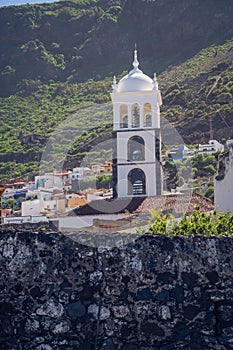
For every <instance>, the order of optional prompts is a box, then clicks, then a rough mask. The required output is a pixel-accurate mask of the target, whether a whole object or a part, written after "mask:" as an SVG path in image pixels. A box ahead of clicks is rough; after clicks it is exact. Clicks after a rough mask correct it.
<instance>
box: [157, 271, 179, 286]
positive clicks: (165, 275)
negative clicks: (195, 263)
mask: <svg viewBox="0 0 233 350" xmlns="http://www.w3.org/2000/svg"><path fill="white" fill-rule="evenodd" d="M175 279H176V275H175V274H173V273H170V272H162V273H159V274H158V277H157V281H158V282H161V283H168V284H169V283H173V281H174V280H175Z"/></svg>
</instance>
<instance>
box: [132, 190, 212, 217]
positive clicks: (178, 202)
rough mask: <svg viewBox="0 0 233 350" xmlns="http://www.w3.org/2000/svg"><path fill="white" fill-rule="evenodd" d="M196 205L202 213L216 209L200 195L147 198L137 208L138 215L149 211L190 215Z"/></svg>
mask: <svg viewBox="0 0 233 350" xmlns="http://www.w3.org/2000/svg"><path fill="white" fill-rule="evenodd" d="M196 205H199V206H200V210H201V211H206V212H208V211H211V210H213V209H214V205H213V203H212V202H211V201H209V200H208V199H205V198H203V197H202V196H200V195H196V194H195V195H192V196H188V195H185V194H184V195H182V194H172V195H166V196H157V197H148V198H145V200H144V201H143V203H142V204H141V205H140V206H139V207H138V208H137V210H136V213H141V212H146V211H148V210H149V209H155V210H161V211H163V212H172V211H174V212H176V213H184V212H189V213H190V212H193V211H194V210H195V206H196Z"/></svg>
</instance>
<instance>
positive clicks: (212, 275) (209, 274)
mask: <svg viewBox="0 0 233 350" xmlns="http://www.w3.org/2000/svg"><path fill="white" fill-rule="evenodd" d="M206 277H207V278H208V280H209V281H210V283H211V284H216V283H217V282H218V281H219V276H218V273H217V272H216V271H209V272H206Z"/></svg>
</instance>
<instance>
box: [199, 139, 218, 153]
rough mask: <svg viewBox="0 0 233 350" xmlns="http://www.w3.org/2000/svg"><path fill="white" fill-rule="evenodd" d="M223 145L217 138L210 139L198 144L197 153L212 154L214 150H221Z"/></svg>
mask: <svg viewBox="0 0 233 350" xmlns="http://www.w3.org/2000/svg"><path fill="white" fill-rule="evenodd" d="M223 151H224V146H223V145H222V144H221V143H219V142H218V141H217V140H210V141H209V142H208V143H206V144H204V145H201V144H199V153H203V154H213V153H216V152H220V153H221V152H223Z"/></svg>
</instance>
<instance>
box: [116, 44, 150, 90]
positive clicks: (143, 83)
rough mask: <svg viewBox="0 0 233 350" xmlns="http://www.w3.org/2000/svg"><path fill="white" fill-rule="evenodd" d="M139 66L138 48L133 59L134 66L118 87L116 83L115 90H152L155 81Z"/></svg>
mask: <svg viewBox="0 0 233 350" xmlns="http://www.w3.org/2000/svg"><path fill="white" fill-rule="evenodd" d="M138 66H139V62H138V58H137V50H135V51H134V61H133V67H134V68H133V69H132V70H131V71H130V72H129V74H127V75H126V76H124V77H123V78H122V79H121V80H120V81H119V83H118V84H117V87H116V85H115V89H114V90H115V91H114V92H136V91H150V90H153V89H154V85H155V84H154V81H153V80H152V79H151V78H150V77H148V76H147V75H145V74H144V73H143V72H142V71H141V70H140V69H139V68H138Z"/></svg>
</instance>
